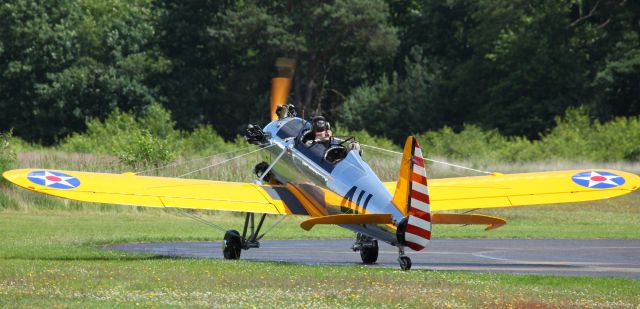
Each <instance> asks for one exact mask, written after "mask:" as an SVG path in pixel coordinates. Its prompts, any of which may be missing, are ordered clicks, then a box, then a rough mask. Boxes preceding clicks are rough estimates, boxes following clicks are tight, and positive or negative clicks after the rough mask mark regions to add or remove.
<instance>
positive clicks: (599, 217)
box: [0, 151, 640, 308]
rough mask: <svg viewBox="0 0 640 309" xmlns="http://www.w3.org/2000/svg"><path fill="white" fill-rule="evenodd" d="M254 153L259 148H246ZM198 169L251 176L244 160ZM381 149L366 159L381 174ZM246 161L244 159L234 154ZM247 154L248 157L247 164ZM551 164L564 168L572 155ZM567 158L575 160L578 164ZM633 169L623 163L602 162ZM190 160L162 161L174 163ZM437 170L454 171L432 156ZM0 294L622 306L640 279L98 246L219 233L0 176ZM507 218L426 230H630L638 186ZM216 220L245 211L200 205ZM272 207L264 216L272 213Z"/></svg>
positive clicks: (59, 159)
mask: <svg viewBox="0 0 640 309" xmlns="http://www.w3.org/2000/svg"><path fill="white" fill-rule="evenodd" d="M253 159H254V160H257V159H258V158H257V157H256V158H253ZM20 160H21V163H20V165H21V166H30V167H46V168H68V169H82V170H94V171H99V170H101V171H121V170H122V167H121V166H119V165H118V163H117V162H116V161H114V160H112V159H111V160H110V159H109V158H108V157H97V156H93V155H69V154H65V153H59V152H51V151H43V152H31V153H26V154H21V156H20ZM249 162H250V163H238V164H237V165H235V166H231V167H225V168H223V169H222V172H221V171H220V170H217V171H208V172H207V173H206V174H201V175H199V177H211V178H218V179H219V178H224V179H234V177H235V178H239V179H250V178H251V175H250V174H249V173H245V174H238V172H237V171H238V170H245V171H246V170H249V168H250V167H251V166H252V164H253V162H251V161H249ZM389 162H390V161H388V160H387V161H385V160H380V161H378V162H374V163H373V164H372V165H376V166H375V168H377V169H382V172H381V174H384V173H387V174H388V175H389V176H387V177H392V175H393V174H394V173H395V172H396V170H397V169H396V167H395V166H394V164H393V163H389ZM243 164H244V165H243ZM245 165H246V166H245ZM566 165H567V164H564V165H562V166H557V167H555V169H557V168H572V167H574V166H566ZM577 165H578V166H575V167H582V165H579V164H577ZM480 167H483V168H487V169H491V170H494V169H495V170H499V171H502V172H508V171H524V170H539V169H554V167H550V165H549V164H541V165H527V166H497V167H498V168H492V166H490V165H486V166H480ZM606 167H613V168H618V169H623V170H629V171H632V172H636V173H638V169H637V166H636V165H633V166H620V167H616V166H606ZM186 169H188V168H184V167H183V168H182V169H179V168H175V169H173V170H169V171H164V172H165V173H168V174H169V175H179V174H180V173H181V172H184V171H185V170H186ZM433 170H434V173H435V174H436V175H439V176H440V177H443V176H448V175H450V174H455V173H457V172H458V171H455V170H451V169H448V168H442V169H437V168H433ZM0 209H2V210H0V306H3V307H116V306H119V307H120V306H121V307H129V306H136V305H141V306H149V307H165V306H181V307H247V308H253V307H260V308H262V307H326V308H329V307H331V308H333V307H460V306H474V307H557V306H563V307H566V306H570V307H626V308H637V307H638V306H640V281H639V280H631V279H613V278H576V277H554V276H531V275H526V276H525V275H505V274H476V273H464V272H441V271H411V272H401V271H398V270H396V269H381V268H370V267H350V266H340V267H332V266H306V265H290V264H281V263H263V262H246V261H224V260H218V259H169V258H161V257H157V256H150V255H141V254H130V253H123V252H113V251H105V250H101V249H100V248H99V247H100V245H103V244H112V243H125V242H146V241H189V240H218V239H221V237H222V232H221V231H219V230H215V229H212V228H211V227H208V226H205V225H202V224H199V223H197V222H194V221H192V220H191V219H188V218H186V217H184V216H183V215H182V214H181V212H180V211H176V210H167V211H165V210H162V209H150V208H134V207H127V206H113V205H95V204H86V203H78V202H70V201H64V200H60V199H55V198H49V197H44V196H41V195H37V194H34V193H32V192H27V191H26V190H22V189H18V188H15V187H13V186H8V185H6V184H4V185H0ZM482 213H485V214H490V215H496V216H501V217H504V218H506V219H507V221H508V222H509V223H508V224H507V225H506V226H504V227H502V228H500V229H497V230H495V231H490V232H486V231H484V230H483V229H482V227H479V226H465V227H461V226H436V227H434V233H433V237H436V238H446V237H491V238H636V239H637V238H640V229H639V228H638V227H640V193H638V192H636V193H634V194H630V195H626V196H623V197H620V198H616V199H611V200H604V201H597V202H589V203H579V204H572V205H562V206H559V205H548V206H536V207H524V208H513V209H493V210H487V211H483V212H482ZM201 215H202V216H204V217H205V218H206V219H207V220H210V221H212V222H214V223H216V224H218V225H221V226H223V227H224V228H236V229H237V228H240V227H241V226H242V221H243V217H242V216H240V215H236V214H230V213H216V212H205V213H202V214H201ZM274 219H275V218H273V217H270V218H269V222H268V223H267V227H268V226H269V224H270V223H272V222H274V221H275V220H274ZM302 220H303V218H297V217H289V218H287V219H286V220H285V221H284V222H283V223H282V224H281V225H280V226H279V227H278V228H276V229H274V230H273V232H272V233H271V234H270V235H269V236H267V238H270V239H310V238H350V237H353V234H352V233H350V232H348V231H346V230H342V229H339V228H335V227H332V226H320V227H316V228H314V229H313V230H312V231H310V232H304V231H303V230H301V229H300V228H299V227H298V225H299V223H300V222H301V221H302Z"/></svg>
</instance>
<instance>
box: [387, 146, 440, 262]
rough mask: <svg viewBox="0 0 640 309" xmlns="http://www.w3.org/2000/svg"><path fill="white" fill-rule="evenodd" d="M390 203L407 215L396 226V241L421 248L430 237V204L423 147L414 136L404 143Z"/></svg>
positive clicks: (412, 247)
mask: <svg viewBox="0 0 640 309" xmlns="http://www.w3.org/2000/svg"><path fill="white" fill-rule="evenodd" d="M393 203H394V204H395V205H396V206H397V207H398V208H399V209H400V210H401V211H402V212H403V214H405V215H406V217H405V218H404V219H403V220H402V222H401V223H400V224H399V225H398V234H397V237H398V241H399V243H400V244H403V245H406V246H407V247H409V248H411V249H413V250H415V251H420V250H422V249H424V248H425V247H426V245H427V243H428V242H429V240H430V239H431V226H432V224H431V207H430V204H429V188H428V185H427V174H426V168H425V163H424V159H423V156H422V149H421V148H420V144H419V143H418V140H416V139H415V138H414V137H413V136H409V137H408V138H407V141H406V142H405V145H404V152H403V155H402V162H401V164H400V175H399V177H398V182H397V185H396V191H395V194H394V197H393Z"/></svg>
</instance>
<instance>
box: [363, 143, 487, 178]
mask: <svg viewBox="0 0 640 309" xmlns="http://www.w3.org/2000/svg"><path fill="white" fill-rule="evenodd" d="M360 145H361V146H362V147H365V148H370V149H375V150H379V151H384V152H388V153H393V154H397V155H402V152H398V151H393V150H389V149H384V148H380V147H376V146H371V145H365V144H360ZM423 159H424V160H425V161H429V162H433V163H439V164H444V165H448V166H452V167H457V168H460V169H465V170H470V171H474V172H477V173H482V174H487V175H492V174H493V173H492V172H489V171H483V170H479V169H475V168H471V167H468V166H462V165H458V164H453V163H449V162H445V161H440V160H435V159H430V158H423Z"/></svg>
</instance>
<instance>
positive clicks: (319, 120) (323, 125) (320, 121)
mask: <svg viewBox="0 0 640 309" xmlns="http://www.w3.org/2000/svg"><path fill="white" fill-rule="evenodd" d="M311 122H312V123H313V130H314V131H316V132H322V131H326V130H327V127H328V124H327V120H326V119H324V117H322V116H317V117H314V118H313V119H312V120H311Z"/></svg>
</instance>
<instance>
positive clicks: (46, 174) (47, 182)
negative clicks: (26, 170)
mask: <svg viewBox="0 0 640 309" xmlns="http://www.w3.org/2000/svg"><path fill="white" fill-rule="evenodd" d="M49 176H53V177H56V178H58V179H60V180H59V181H53V180H49V179H47V177H49ZM29 178H37V179H43V180H44V185H45V186H47V187H48V186H51V185H52V184H56V183H59V184H63V185H65V186H67V187H71V188H73V187H74V185H72V184H70V183H69V182H68V181H67V180H69V179H74V178H75V177H65V176H58V175H54V174H52V173H50V172H48V171H44V175H40V176H29Z"/></svg>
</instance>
